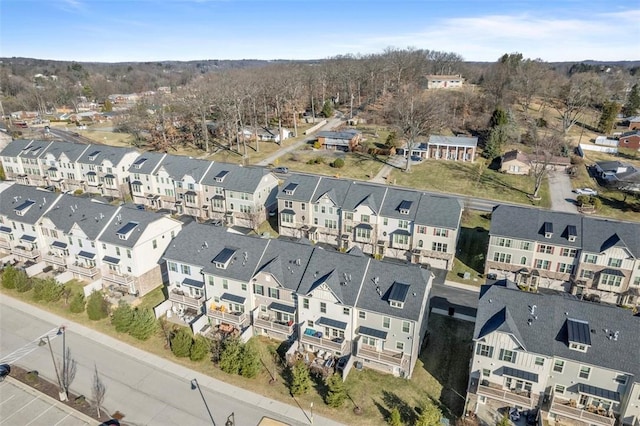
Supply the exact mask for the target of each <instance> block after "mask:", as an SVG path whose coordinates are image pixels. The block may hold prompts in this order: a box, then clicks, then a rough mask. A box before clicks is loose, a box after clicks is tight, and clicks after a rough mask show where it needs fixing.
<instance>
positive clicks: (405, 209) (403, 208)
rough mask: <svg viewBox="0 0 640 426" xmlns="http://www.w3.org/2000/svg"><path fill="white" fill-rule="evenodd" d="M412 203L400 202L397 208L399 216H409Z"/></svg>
mask: <svg viewBox="0 0 640 426" xmlns="http://www.w3.org/2000/svg"><path fill="white" fill-rule="evenodd" d="M411 204H413V202H412V201H407V200H402V202H401V203H400V205H399V206H398V211H399V212H400V214H409V210H411Z"/></svg>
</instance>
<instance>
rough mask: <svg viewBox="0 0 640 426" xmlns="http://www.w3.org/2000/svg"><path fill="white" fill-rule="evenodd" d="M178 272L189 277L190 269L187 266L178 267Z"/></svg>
mask: <svg viewBox="0 0 640 426" xmlns="http://www.w3.org/2000/svg"><path fill="white" fill-rule="evenodd" d="M180 270H181V272H182V273H183V274H185V275H191V267H189V265H180Z"/></svg>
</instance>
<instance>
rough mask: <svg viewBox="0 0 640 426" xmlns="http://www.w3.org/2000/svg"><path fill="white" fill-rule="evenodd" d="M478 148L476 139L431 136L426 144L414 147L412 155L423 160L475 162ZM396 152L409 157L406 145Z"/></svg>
mask: <svg viewBox="0 0 640 426" xmlns="http://www.w3.org/2000/svg"><path fill="white" fill-rule="evenodd" d="M477 147H478V138H476V137H468V136H440V135H431V136H429V140H428V141H427V142H426V143H424V142H422V143H420V144H419V145H417V146H414V147H413V148H412V149H411V153H410V155H411V157H420V158H421V159H434V160H453V161H474V160H475V158H476V149H477ZM396 152H397V154H398V155H403V156H404V157H407V147H406V145H405V146H404V147H403V148H398V150H397V151H396Z"/></svg>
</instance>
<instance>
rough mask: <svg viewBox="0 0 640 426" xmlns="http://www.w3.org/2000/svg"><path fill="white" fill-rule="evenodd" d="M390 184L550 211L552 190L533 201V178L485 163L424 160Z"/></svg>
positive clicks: (545, 187)
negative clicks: (488, 165)
mask: <svg viewBox="0 0 640 426" xmlns="http://www.w3.org/2000/svg"><path fill="white" fill-rule="evenodd" d="M387 181H388V182H390V183H392V184H397V185H401V186H407V187H413V188H417V189H425V190H430V191H438V192H442V193H445V194H459V195H468V196H471V197H474V196H479V197H482V198H488V199H492V200H498V201H508V202H511V203H520V204H526V205H535V206H540V207H550V206H551V199H550V197H549V186H548V184H547V182H546V181H545V182H543V185H542V188H541V189H540V193H539V195H540V197H541V200H540V201H534V200H531V199H530V198H529V197H528V195H529V194H531V193H533V178H532V177H529V176H514V175H507V174H503V173H499V172H497V171H495V170H492V169H488V168H487V167H486V165H485V163H484V162H483V161H481V160H477V161H476V162H474V163H462V162H456V161H442V160H425V161H423V162H421V163H419V164H414V165H413V166H412V167H411V171H410V172H409V173H406V172H404V171H402V170H398V169H394V170H393V171H392V172H391V174H390V176H389V177H388V178H387Z"/></svg>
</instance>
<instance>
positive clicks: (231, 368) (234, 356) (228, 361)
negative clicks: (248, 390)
mask: <svg viewBox="0 0 640 426" xmlns="http://www.w3.org/2000/svg"><path fill="white" fill-rule="evenodd" d="M242 350H243V348H242V342H241V341H240V339H239V338H237V337H229V338H227V340H225V341H224V347H223V349H222V354H220V361H219V362H218V366H219V367H220V369H221V370H222V371H224V372H225V373H229V374H240V367H241V365H242Z"/></svg>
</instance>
